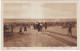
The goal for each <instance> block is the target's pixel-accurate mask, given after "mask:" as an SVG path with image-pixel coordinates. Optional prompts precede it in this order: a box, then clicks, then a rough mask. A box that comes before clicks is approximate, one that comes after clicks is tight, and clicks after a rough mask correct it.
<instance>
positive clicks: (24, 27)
mask: <svg viewBox="0 0 80 51" xmlns="http://www.w3.org/2000/svg"><path fill="white" fill-rule="evenodd" d="M33 27H34V29H37V30H38V32H39V31H42V28H43V24H41V23H40V22H37V23H36V24H34V25H33ZM44 27H45V30H46V29H47V23H46V22H45V23H44ZM27 28H28V26H27V25H24V26H21V27H20V30H19V33H22V29H24V34H25V33H26V32H27ZM31 28H32V26H31Z"/></svg>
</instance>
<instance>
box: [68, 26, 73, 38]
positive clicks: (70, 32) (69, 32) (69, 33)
mask: <svg viewBox="0 0 80 51" xmlns="http://www.w3.org/2000/svg"><path fill="white" fill-rule="evenodd" d="M67 35H70V36H71V37H72V26H71V25H70V26H69V28H68V34H67Z"/></svg>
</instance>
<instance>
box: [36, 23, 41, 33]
mask: <svg viewBox="0 0 80 51" xmlns="http://www.w3.org/2000/svg"><path fill="white" fill-rule="evenodd" d="M41 28H42V27H41V25H40V23H38V25H37V29H38V32H39V31H41Z"/></svg>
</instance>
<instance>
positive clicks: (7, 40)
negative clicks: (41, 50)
mask: <svg viewBox="0 0 80 51" xmlns="http://www.w3.org/2000/svg"><path fill="white" fill-rule="evenodd" d="M2 13H3V16H2V17H3V47H77V1H75V2H57V1H56V2H55V1H18V2H17V1H7V2H5V1H3V2H2Z"/></svg>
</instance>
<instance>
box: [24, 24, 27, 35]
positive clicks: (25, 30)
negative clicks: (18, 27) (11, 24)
mask: <svg viewBox="0 0 80 51" xmlns="http://www.w3.org/2000/svg"><path fill="white" fill-rule="evenodd" d="M26 32H27V26H26V25H24V34H25V33H26Z"/></svg>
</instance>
